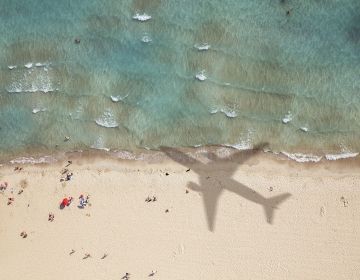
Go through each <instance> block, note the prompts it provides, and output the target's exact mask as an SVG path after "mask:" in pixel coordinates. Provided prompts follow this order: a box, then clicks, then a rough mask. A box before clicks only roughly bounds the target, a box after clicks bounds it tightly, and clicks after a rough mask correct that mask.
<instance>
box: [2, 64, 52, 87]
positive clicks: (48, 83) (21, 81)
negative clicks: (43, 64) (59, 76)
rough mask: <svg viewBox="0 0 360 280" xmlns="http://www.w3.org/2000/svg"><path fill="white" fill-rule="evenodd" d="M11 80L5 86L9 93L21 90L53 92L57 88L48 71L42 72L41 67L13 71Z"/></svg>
mask: <svg viewBox="0 0 360 280" xmlns="http://www.w3.org/2000/svg"><path fill="white" fill-rule="evenodd" d="M12 77H13V78H12V82H11V83H10V85H8V86H7V87H6V90H7V91H8V92H10V93H21V92H44V93H47V92H53V91H56V90H57V89H56V88H55V87H54V85H53V81H52V80H53V79H52V76H51V73H50V72H44V71H42V69H36V68H33V69H30V70H25V71H24V70H22V71H21V72H18V71H17V72H14V73H13V75H12Z"/></svg>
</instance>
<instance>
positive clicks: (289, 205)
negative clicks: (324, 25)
mask: <svg viewBox="0 0 360 280" xmlns="http://www.w3.org/2000/svg"><path fill="white" fill-rule="evenodd" d="M347 162H350V163H349V164H340V163H326V164H324V163H320V164H296V163H290V162H288V161H281V160H274V159H271V158H269V157H268V156H266V155H258V156H255V157H253V158H251V159H249V160H248V161H246V162H245V163H244V164H241V165H238V166H237V167H238V168H237V170H236V172H235V174H234V176H233V179H234V180H235V181H237V182H239V183H241V184H243V185H245V186H247V187H248V188H251V189H252V190H254V191H256V192H258V193H259V194H261V195H263V196H264V197H266V198H268V197H272V196H276V195H280V194H283V193H290V194H291V197H290V198H288V199H287V200H285V201H284V202H283V203H282V204H280V205H279V207H278V209H277V210H275V216H274V219H273V224H269V223H267V222H266V217H265V215H264V211H263V209H262V207H261V205H259V204H256V203H254V202H252V201H250V200H247V199H245V198H244V197H242V196H241V195H239V194H238V193H234V192H229V191H227V190H224V191H223V192H222V193H221V196H220V198H219V200H218V207H217V213H216V215H215V218H214V229H213V231H210V230H209V224H208V221H207V218H206V215H205V211H204V204H203V199H202V197H201V195H200V193H198V192H195V191H193V190H190V191H189V193H186V192H185V190H186V189H187V185H188V183H189V182H196V183H200V184H201V182H199V178H198V175H197V173H195V172H194V171H193V170H194V169H193V167H195V169H196V166H190V167H191V169H192V170H191V171H189V172H186V169H187V167H186V166H182V165H180V164H178V163H175V162H173V161H171V160H167V161H165V162H162V163H153V164H150V163H146V162H130V161H116V160H111V159H106V160H100V159H92V160H89V159H87V160H85V159H83V160H81V159H77V160H75V161H74V164H72V165H71V166H70V167H69V169H70V170H71V171H72V172H73V173H74V177H73V179H72V180H71V181H70V182H66V183H60V182H59V178H60V173H59V171H60V170H61V169H62V168H63V167H64V165H65V163H64V162H62V163H61V164H52V165H38V166H24V170H22V171H20V172H16V171H13V168H14V166H11V167H8V166H5V167H2V168H1V169H0V174H1V177H0V181H4V180H5V181H8V182H9V183H10V185H11V187H13V188H14V190H13V191H14V194H11V193H10V188H11V187H9V188H8V189H7V190H6V191H5V192H4V193H3V194H1V193H0V221H1V222H0V279H9V280H17V279H19V280H20V279H21V280H28V279H29V280H30V279H31V280H32V279H36V280H42V279H52V280H57V279H59V280H63V279H78V280H81V279H96V280H101V279H104V280H105V279H106V280H108V279H120V278H121V277H122V276H124V275H125V273H126V272H128V273H130V274H131V275H130V276H131V277H130V279H148V274H150V272H151V271H152V270H157V274H156V275H155V276H153V277H152V278H150V279H197V280H198V279H236V280H238V279H302V280H304V279H346V280H350V279H360V191H359V190H360V172H359V166H358V164H357V163H356V162H355V161H347ZM232 167H234V166H233V165H232V164H231V163H226V162H225V163H217V164H216V166H215V168H213V169H212V170H210V171H209V170H207V167H206V166H203V167H201V168H202V169H203V170H205V171H204V172H205V173H204V174H206V173H208V174H209V176H210V178H209V179H206V178H205V179H204V178H203V179H204V180H208V182H209V183H208V184H207V185H206V186H205V187H206V188H213V189H214V190H215V191H216V190H218V189H217V188H218V187H217V186H219V185H220V184H221V183H224V182H227V180H228V179H229V174H228V171H229V170H230V169H231V168H232ZM165 172H168V173H169V174H170V175H169V176H166V175H165ZM21 180H26V181H27V186H26V187H25V188H24V192H23V193H22V194H20V195H18V194H17V192H18V190H20V189H21V188H20V187H19V186H20V181H21ZM202 185H204V182H203V183H202ZM225 187H226V186H225ZM237 187H238V188H239V193H240V191H244V190H245V189H242V187H241V185H238V186H237ZM271 189H272V190H271ZM80 194H89V195H90V196H91V198H90V202H91V206H87V207H86V208H85V209H78V208H77V207H76V206H77V204H78V199H77V197H78V196H79V195H80ZM148 195H149V196H153V195H155V196H156V197H157V201H156V202H149V203H146V202H145V198H146V197H147V196H148ZM11 196H13V197H14V198H15V201H14V203H13V204H12V205H9V206H8V205H7V199H8V197H11ZM64 196H73V197H75V201H74V202H73V204H72V205H71V206H70V207H67V208H65V209H64V210H60V209H59V208H58V206H59V202H60V201H61V199H62V198H63V197H64ZM342 197H343V198H342ZM28 205H29V206H28ZM166 209H169V212H168V213H165V210H166ZM49 212H53V213H54V214H55V220H54V221H53V222H49V221H48V214H49ZM23 230H24V231H26V232H27V234H28V237H27V238H26V239H23V238H21V237H20V233H21V232H22V231H23ZM72 249H74V250H75V251H76V252H75V253H74V254H72V255H69V253H70V252H71V250H72ZM85 253H89V254H91V257H90V258H88V259H83V257H84V255H85ZM104 253H106V254H108V256H107V257H106V258H105V259H101V257H102V256H103V255H104Z"/></svg>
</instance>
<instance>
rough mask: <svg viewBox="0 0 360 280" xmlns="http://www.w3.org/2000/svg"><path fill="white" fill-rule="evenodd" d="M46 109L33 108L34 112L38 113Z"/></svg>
mask: <svg viewBox="0 0 360 280" xmlns="http://www.w3.org/2000/svg"><path fill="white" fill-rule="evenodd" d="M45 111H46V108H34V109H33V110H32V113H33V114H37V113H39V112H45Z"/></svg>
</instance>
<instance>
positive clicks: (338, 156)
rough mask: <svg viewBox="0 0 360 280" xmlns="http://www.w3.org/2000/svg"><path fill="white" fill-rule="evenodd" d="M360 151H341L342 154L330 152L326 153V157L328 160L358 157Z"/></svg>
mask: <svg viewBox="0 0 360 280" xmlns="http://www.w3.org/2000/svg"><path fill="white" fill-rule="evenodd" d="M358 155H359V153H341V154H328V155H325V158H326V159H327V160H338V159H344V158H353V157H357V156H358Z"/></svg>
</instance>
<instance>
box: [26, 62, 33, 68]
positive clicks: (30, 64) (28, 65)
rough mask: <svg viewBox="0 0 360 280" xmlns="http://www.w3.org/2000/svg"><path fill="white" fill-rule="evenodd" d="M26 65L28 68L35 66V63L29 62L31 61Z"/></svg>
mask: <svg viewBox="0 0 360 280" xmlns="http://www.w3.org/2000/svg"><path fill="white" fill-rule="evenodd" d="M24 66H25V67H26V68H28V69H30V68H31V67H33V64H32V62H29V63H26V64H25V65H24Z"/></svg>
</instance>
